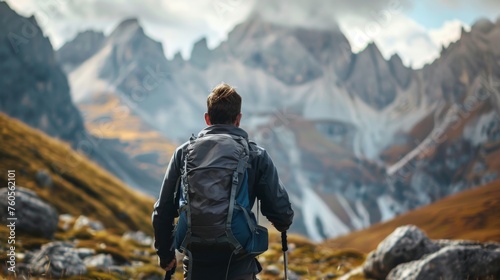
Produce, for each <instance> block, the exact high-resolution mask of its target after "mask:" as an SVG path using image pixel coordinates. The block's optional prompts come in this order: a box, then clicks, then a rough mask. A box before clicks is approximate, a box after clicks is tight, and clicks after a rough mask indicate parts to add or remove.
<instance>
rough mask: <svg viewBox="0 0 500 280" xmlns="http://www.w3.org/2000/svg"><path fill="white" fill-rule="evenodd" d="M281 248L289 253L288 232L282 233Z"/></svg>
mask: <svg viewBox="0 0 500 280" xmlns="http://www.w3.org/2000/svg"><path fill="white" fill-rule="evenodd" d="M281 248H282V250H283V252H286V251H288V241H287V237H286V230H285V231H283V232H282V233H281Z"/></svg>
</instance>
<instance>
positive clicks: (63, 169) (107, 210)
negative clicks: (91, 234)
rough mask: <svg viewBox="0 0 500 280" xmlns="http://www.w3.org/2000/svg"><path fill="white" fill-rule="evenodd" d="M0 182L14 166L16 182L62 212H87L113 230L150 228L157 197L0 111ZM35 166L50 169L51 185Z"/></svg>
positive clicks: (2, 185)
mask: <svg viewBox="0 0 500 280" xmlns="http://www.w3.org/2000/svg"><path fill="white" fill-rule="evenodd" d="M0 143H1V145H0V158H1V159H2V160H1V161H0V171H1V173H0V186H1V187H6V186H7V181H6V180H7V170H16V185H17V186H22V187H26V188H29V189H31V190H33V191H35V192H36V193H37V194H38V195H39V196H40V197H41V198H42V199H43V200H45V201H47V202H48V203H50V204H51V205H53V206H54V207H55V208H56V209H57V211H58V212H59V214H63V213H69V214H71V215H74V216H78V215H81V214H83V215H86V216H89V217H92V218H95V219H97V220H99V221H101V222H102V223H103V224H104V225H105V226H106V227H107V228H108V229H109V230H110V231H116V232H118V233H122V232H124V231H127V230H142V231H145V232H147V233H149V234H152V228H151V219H150V215H151V211H152V206H153V199H152V198H151V197H147V196H145V195H143V194H141V193H139V192H137V191H134V190H132V189H131V188H129V187H127V186H126V185H125V184H124V183H123V182H121V181H120V180H118V179H117V178H115V177H113V176H112V175H111V174H110V173H108V172H106V171H105V170H103V169H102V168H101V167H99V166H97V165H96V164H94V163H93V162H91V161H90V160H88V159H87V158H86V157H85V156H83V155H81V154H79V153H77V152H75V151H74V150H72V149H71V148H70V147H69V145H68V144H66V143H63V142H61V141H58V140H55V139H52V138H50V137H48V136H47V135H45V134H43V133H42V132H40V131H37V130H34V129H32V128H30V127H28V126H27V125H25V124H24V123H22V122H20V121H18V120H14V119H11V118H9V117H7V116H6V115H4V114H0ZM37 171H45V172H47V173H48V174H49V175H50V177H51V178H52V180H53V186H52V187H51V188H42V187H40V186H38V184H37V183H36V179H35V175H36V173H37Z"/></svg>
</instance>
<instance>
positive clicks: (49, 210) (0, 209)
mask: <svg viewBox="0 0 500 280" xmlns="http://www.w3.org/2000/svg"><path fill="white" fill-rule="evenodd" d="M8 192H9V191H8V189H7V188H3V189H1V190H0V218H1V220H2V224H6V223H7V218H9V217H11V216H10V214H9V212H8V209H7V207H8V206H9V205H8V201H9V200H8V199H7V198H8ZM12 207H13V208H14V209H15V211H14V216H12V217H16V218H17V220H16V232H19V233H20V232H22V233H28V234H30V235H33V236H37V237H43V238H48V239H50V238H52V237H53V236H54V232H55V231H56V230H57V223H58V221H59V216H58V214H57V211H56V210H55V209H54V207H52V206H51V205H49V204H47V203H46V202H44V201H43V200H41V199H40V198H39V197H38V195H37V194H36V193H35V192H33V191H31V190H29V189H26V188H23V187H16V190H15V205H14V206H12Z"/></svg>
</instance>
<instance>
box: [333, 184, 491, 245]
mask: <svg viewBox="0 0 500 280" xmlns="http://www.w3.org/2000/svg"><path fill="white" fill-rule="evenodd" d="M499 213H500V180H497V181H494V182H492V183H490V184H488V185H486V186H483V187H477V188H475V189H470V190H466V191H464V192H461V193H459V194H456V195H453V196H450V197H447V198H445V199H443V200H440V201H438V202H435V203H433V204H430V205H428V206H425V207H422V208H419V209H416V210H414V211H411V212H408V213H406V214H403V215H401V216H398V217H396V218H394V219H393V220H391V221H388V222H385V223H379V224H376V225H374V226H371V227H369V228H367V229H364V230H360V231H357V232H353V233H351V234H348V235H346V236H342V237H339V238H335V239H332V240H328V241H326V242H325V245H326V246H329V247H331V248H338V249H340V248H354V249H357V250H360V251H363V252H369V251H371V250H373V249H375V248H376V246H377V245H378V244H379V243H380V242H381V241H382V240H383V239H384V238H385V237H386V236H387V235H389V234H390V233H391V232H392V231H394V229H396V228H397V227H399V226H402V225H406V224H414V225H416V226H418V227H419V228H421V229H422V230H424V231H425V232H426V233H427V234H428V236H429V237H430V238H432V239H468V240H477V241H481V242H486V241H495V242H500V215H499Z"/></svg>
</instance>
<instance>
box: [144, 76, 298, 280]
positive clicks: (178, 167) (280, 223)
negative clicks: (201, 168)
mask: <svg viewBox="0 0 500 280" xmlns="http://www.w3.org/2000/svg"><path fill="white" fill-rule="evenodd" d="M223 86H224V88H222V89H221V91H215V90H216V89H217V88H216V89H214V91H213V92H212V94H211V95H210V96H209V99H208V102H207V104H208V105H207V106H208V111H209V112H208V113H207V114H206V115H205V120H206V122H207V124H208V125H209V126H208V127H207V128H206V129H204V130H202V131H201V132H200V133H199V135H198V136H199V137H200V136H201V137H203V136H209V135H221V134H225V135H232V136H235V137H241V138H243V139H245V141H248V135H247V133H246V132H245V131H244V130H243V129H241V128H239V127H238V126H239V120H240V118H241V114H240V113H239V111H235V110H233V115H232V117H230V118H231V122H232V123H222V124H219V123H217V124H212V123H211V119H216V118H221V116H222V119H224V118H223V117H224V113H225V111H224V110H226V111H227V110H229V111H230V108H237V106H233V105H234V104H232V103H231V102H233V103H234V100H235V98H234V97H233V96H229V97H228V98H226V99H228V100H229V101H227V102H229V103H231V104H229V105H228V104H222V105H220V104H219V103H221V102H225V101H226V100H224V99H223V98H224V97H227V96H225V95H224V94H226V95H234V94H236V95H237V93H236V92H235V91H234V94H233V93H232V92H231V91H229V90H230V89H232V88H230V89H228V88H227V87H228V86H227V85H223ZM233 90H234V89H233ZM220 92H222V95H221V94H219V95H216V96H212V95H215V94H214V93H220ZM237 97H238V96H237ZM231 98H232V99H231ZM236 100H237V98H236ZM210 102H212V103H210ZM217 102H219V103H217ZM240 102H241V99H240ZM211 105H212V106H211ZM231 106H232V107H231ZM214 108H215V109H220V110H219V111H217V110H215V111H214ZM228 108H229V109H228ZM211 109H212V111H211ZM234 112H237V113H238V114H237V115H234ZM210 113H212V116H211V119H210V118H209V117H210V115H209V114H210ZM221 114H222V115H221ZM187 145H189V143H186V144H184V145H182V146H180V147H179V148H178V149H177V150H176V152H175V154H174V155H173V156H172V159H171V161H170V163H169V167H168V168H167V172H166V175H165V179H164V182H163V186H162V189H161V192H160V197H159V199H158V201H157V202H156V204H155V210H154V212H153V226H154V228H155V248H156V250H157V253H158V256H159V258H160V259H161V260H163V262H162V263H163V265H164V266H166V265H165V263H168V262H169V260H171V259H172V258H173V256H175V254H174V251H173V247H172V244H174V236H173V235H172V232H173V229H174V225H173V220H174V217H177V215H178V208H179V200H180V199H181V189H180V185H181V184H180V178H181V173H182V170H183V166H184V164H185V158H186V153H187V152H186V148H187ZM249 148H250V151H251V154H252V157H251V158H250V159H249V162H248V163H249V166H248V168H247V169H246V176H247V181H248V198H249V199H248V202H249V205H248V207H249V208H250V209H251V208H252V207H253V205H254V203H255V200H256V199H259V200H260V201H261V202H262V208H261V210H262V214H263V215H264V216H266V217H267V218H268V219H269V220H270V221H271V222H272V223H273V225H274V226H275V227H276V228H277V229H278V230H279V231H285V230H287V229H288V227H289V226H290V225H291V223H292V219H293V210H292V208H291V205H290V201H289V198H288V194H287V192H286V190H285V188H284V187H283V186H282V185H281V183H280V180H279V177H278V173H277V171H276V167H275V166H274V163H273V162H272V160H271V158H270V157H269V155H268V154H267V152H266V151H265V150H264V149H263V148H260V147H258V146H257V145H256V144H255V143H253V142H250V144H249ZM179 226H180V225H177V227H179ZM178 239H179V238H178ZM177 246H179V244H178V240H177ZM189 251H190V253H191V254H192V256H191V257H192V258H191V262H192V264H191V265H192V266H191V267H189V270H190V272H191V273H192V275H191V276H192V278H191V279H207V273H212V274H213V273H220V272H218V271H220V269H221V268H222V267H224V268H226V269H228V270H227V271H225V273H228V275H229V278H228V279H234V277H236V276H238V275H240V276H241V275H243V276H244V275H249V276H252V275H255V274H257V273H258V272H259V271H260V265H259V264H258V262H257V261H256V260H255V259H254V258H253V256H247V257H238V258H233V257H232V253H231V252H232V251H231V250H223V249H221V248H219V247H213V246H211V245H196V246H193V247H192V248H191V249H190V250H189ZM212 274H209V275H210V279H225V277H216V276H215V275H213V276H212ZM223 274H224V273H223ZM223 274H220V275H219V276H222V275H223ZM224 275H226V274H224ZM245 279H247V278H245ZM248 279H253V277H252V278H248Z"/></svg>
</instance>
